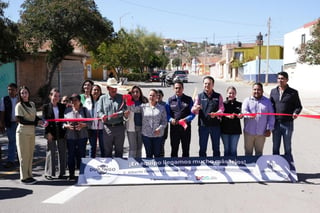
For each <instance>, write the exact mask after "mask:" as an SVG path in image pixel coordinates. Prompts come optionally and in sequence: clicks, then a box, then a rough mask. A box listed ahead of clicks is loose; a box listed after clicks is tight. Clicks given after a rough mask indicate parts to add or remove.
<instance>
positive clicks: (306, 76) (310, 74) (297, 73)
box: [283, 20, 320, 92]
mask: <svg viewBox="0 0 320 213" xmlns="http://www.w3.org/2000/svg"><path fill="white" fill-rule="evenodd" d="M317 21H318V20H315V21H312V22H309V23H307V24H305V25H303V26H302V27H300V28H298V29H296V30H294V31H292V32H290V33H287V34H285V35H284V53H283V54H284V56H283V70H284V71H286V72H287V73H288V74H289V85H290V86H292V87H294V88H296V89H298V90H304V91H310V92H313V91H316V90H319V85H318V84H319V79H320V65H307V64H301V63H298V62H297V61H298V54H297V53H296V49H297V48H299V47H300V45H301V44H303V43H306V42H307V41H309V40H310V39H311V38H312V35H311V34H312V31H313V29H314V27H315V25H316V23H317Z"/></svg>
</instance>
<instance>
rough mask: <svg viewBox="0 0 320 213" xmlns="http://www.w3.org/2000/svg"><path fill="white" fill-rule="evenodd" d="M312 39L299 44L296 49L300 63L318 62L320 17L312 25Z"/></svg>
mask: <svg viewBox="0 0 320 213" xmlns="http://www.w3.org/2000/svg"><path fill="white" fill-rule="evenodd" d="M311 35H312V39H310V40H309V41H307V43H305V44H301V46H300V48H297V49H296V52H297V53H298V54H299V58H298V61H299V62H300V63H307V64H310V65H311V64H314V65H319V64H320V19H319V20H318V22H317V24H316V25H315V26H314V29H313V32H312V34H311Z"/></svg>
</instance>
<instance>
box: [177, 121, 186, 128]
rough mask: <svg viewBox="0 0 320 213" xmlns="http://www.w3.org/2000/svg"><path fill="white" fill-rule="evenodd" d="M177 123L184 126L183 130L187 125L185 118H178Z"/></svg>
mask: <svg viewBox="0 0 320 213" xmlns="http://www.w3.org/2000/svg"><path fill="white" fill-rule="evenodd" d="M178 124H179V125H181V126H182V127H183V128H184V130H186V129H187V127H188V124H187V122H186V120H179V121H178Z"/></svg>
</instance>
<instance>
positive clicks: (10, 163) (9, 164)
mask: <svg viewBox="0 0 320 213" xmlns="http://www.w3.org/2000/svg"><path fill="white" fill-rule="evenodd" d="M3 166H4V168H6V169H10V168H12V167H15V165H14V162H12V161H8V162H7V163H6V164H4V165H3Z"/></svg>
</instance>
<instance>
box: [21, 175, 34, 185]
mask: <svg viewBox="0 0 320 213" xmlns="http://www.w3.org/2000/svg"><path fill="white" fill-rule="evenodd" d="M36 182H37V180H36V179H34V178H32V177H30V178H27V179H24V180H21V183H24V184H27V185H31V184H35V183H36Z"/></svg>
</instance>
